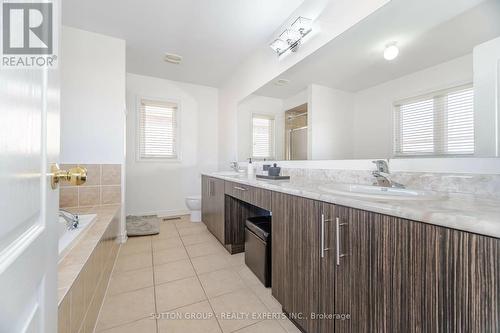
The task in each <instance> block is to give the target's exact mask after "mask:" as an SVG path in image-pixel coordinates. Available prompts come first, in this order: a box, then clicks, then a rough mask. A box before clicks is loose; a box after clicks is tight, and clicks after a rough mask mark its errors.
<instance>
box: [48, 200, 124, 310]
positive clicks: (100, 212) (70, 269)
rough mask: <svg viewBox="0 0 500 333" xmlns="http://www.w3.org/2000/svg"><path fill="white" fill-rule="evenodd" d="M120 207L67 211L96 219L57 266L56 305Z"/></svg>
mask: <svg viewBox="0 0 500 333" xmlns="http://www.w3.org/2000/svg"><path fill="white" fill-rule="evenodd" d="M120 207H121V206H120V205H106V206H94V207H85V208H75V209H68V210H69V211H71V212H72V213H75V214H76V213H77V214H80V215H83V214H96V217H95V218H94V220H93V221H92V224H91V225H90V226H89V227H88V228H89V229H88V230H87V231H85V234H84V235H83V236H82V238H81V239H80V240H79V241H78V243H77V244H76V245H75V246H74V247H73V248H71V249H70V250H69V251H68V253H67V254H66V255H65V256H64V257H63V258H62V260H60V261H59V263H58V265H57V288H58V304H59V303H60V302H61V301H62V300H63V299H64V296H65V295H66V293H67V292H68V290H69V289H70V288H71V286H72V285H73V283H74V281H75V280H76V278H77V277H78V274H79V273H80V272H81V270H82V269H83V266H84V265H85V263H86V262H87V260H88V259H89V257H90V255H91V254H92V251H94V249H95V247H96V246H97V244H98V243H99V241H100V240H101V238H102V235H103V234H104V232H105V231H106V228H107V227H108V225H109V223H110V222H111V221H112V220H113V217H114V216H115V215H116V214H117V213H118V212H119V210H120Z"/></svg>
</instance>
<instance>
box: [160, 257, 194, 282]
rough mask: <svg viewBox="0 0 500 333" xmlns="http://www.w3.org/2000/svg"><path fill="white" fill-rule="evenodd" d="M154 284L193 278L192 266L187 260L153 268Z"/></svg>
mask: <svg viewBox="0 0 500 333" xmlns="http://www.w3.org/2000/svg"><path fill="white" fill-rule="evenodd" d="M154 272H155V273H154V274H155V284H161V283H165V282H170V281H175V280H180V279H184V278H187V277H191V276H195V275H196V273H195V272H194V268H193V265H191V261H190V260H189V259H184V260H179V261H174V262H170V263H167V264H163V265H155V266H154Z"/></svg>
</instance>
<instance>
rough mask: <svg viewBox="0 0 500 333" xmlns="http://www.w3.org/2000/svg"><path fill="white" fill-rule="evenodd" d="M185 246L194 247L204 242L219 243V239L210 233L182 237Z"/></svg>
mask: <svg viewBox="0 0 500 333" xmlns="http://www.w3.org/2000/svg"><path fill="white" fill-rule="evenodd" d="M181 239H182V242H183V243H184V245H185V246H188V245H194V244H199V243H204V242H217V239H216V238H215V237H214V236H212V234H211V233H210V232H208V231H204V232H200V233H197V234H193V235H186V236H181Z"/></svg>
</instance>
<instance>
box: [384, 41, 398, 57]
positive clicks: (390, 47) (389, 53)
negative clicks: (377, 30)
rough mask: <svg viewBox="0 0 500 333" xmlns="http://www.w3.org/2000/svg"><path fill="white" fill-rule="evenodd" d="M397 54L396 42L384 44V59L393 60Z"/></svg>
mask: <svg viewBox="0 0 500 333" xmlns="http://www.w3.org/2000/svg"><path fill="white" fill-rule="evenodd" d="M398 54H399V48H398V45H397V43H396V42H392V43H389V44H387V45H386V46H385V50H384V59H385V60H389V61H391V60H394V59H396V57H397V56H398Z"/></svg>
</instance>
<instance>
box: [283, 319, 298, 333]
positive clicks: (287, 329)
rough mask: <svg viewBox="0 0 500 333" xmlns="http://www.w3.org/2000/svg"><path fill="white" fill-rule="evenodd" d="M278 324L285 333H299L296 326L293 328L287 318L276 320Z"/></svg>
mask: <svg viewBox="0 0 500 333" xmlns="http://www.w3.org/2000/svg"><path fill="white" fill-rule="evenodd" d="M278 322H279V323H280V325H281V327H283V329H284V330H285V332H287V333H301V331H300V330H299V329H298V328H297V326H295V325H294V324H293V323H292V322H291V321H290V319H288V318H284V319H281V320H278Z"/></svg>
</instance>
